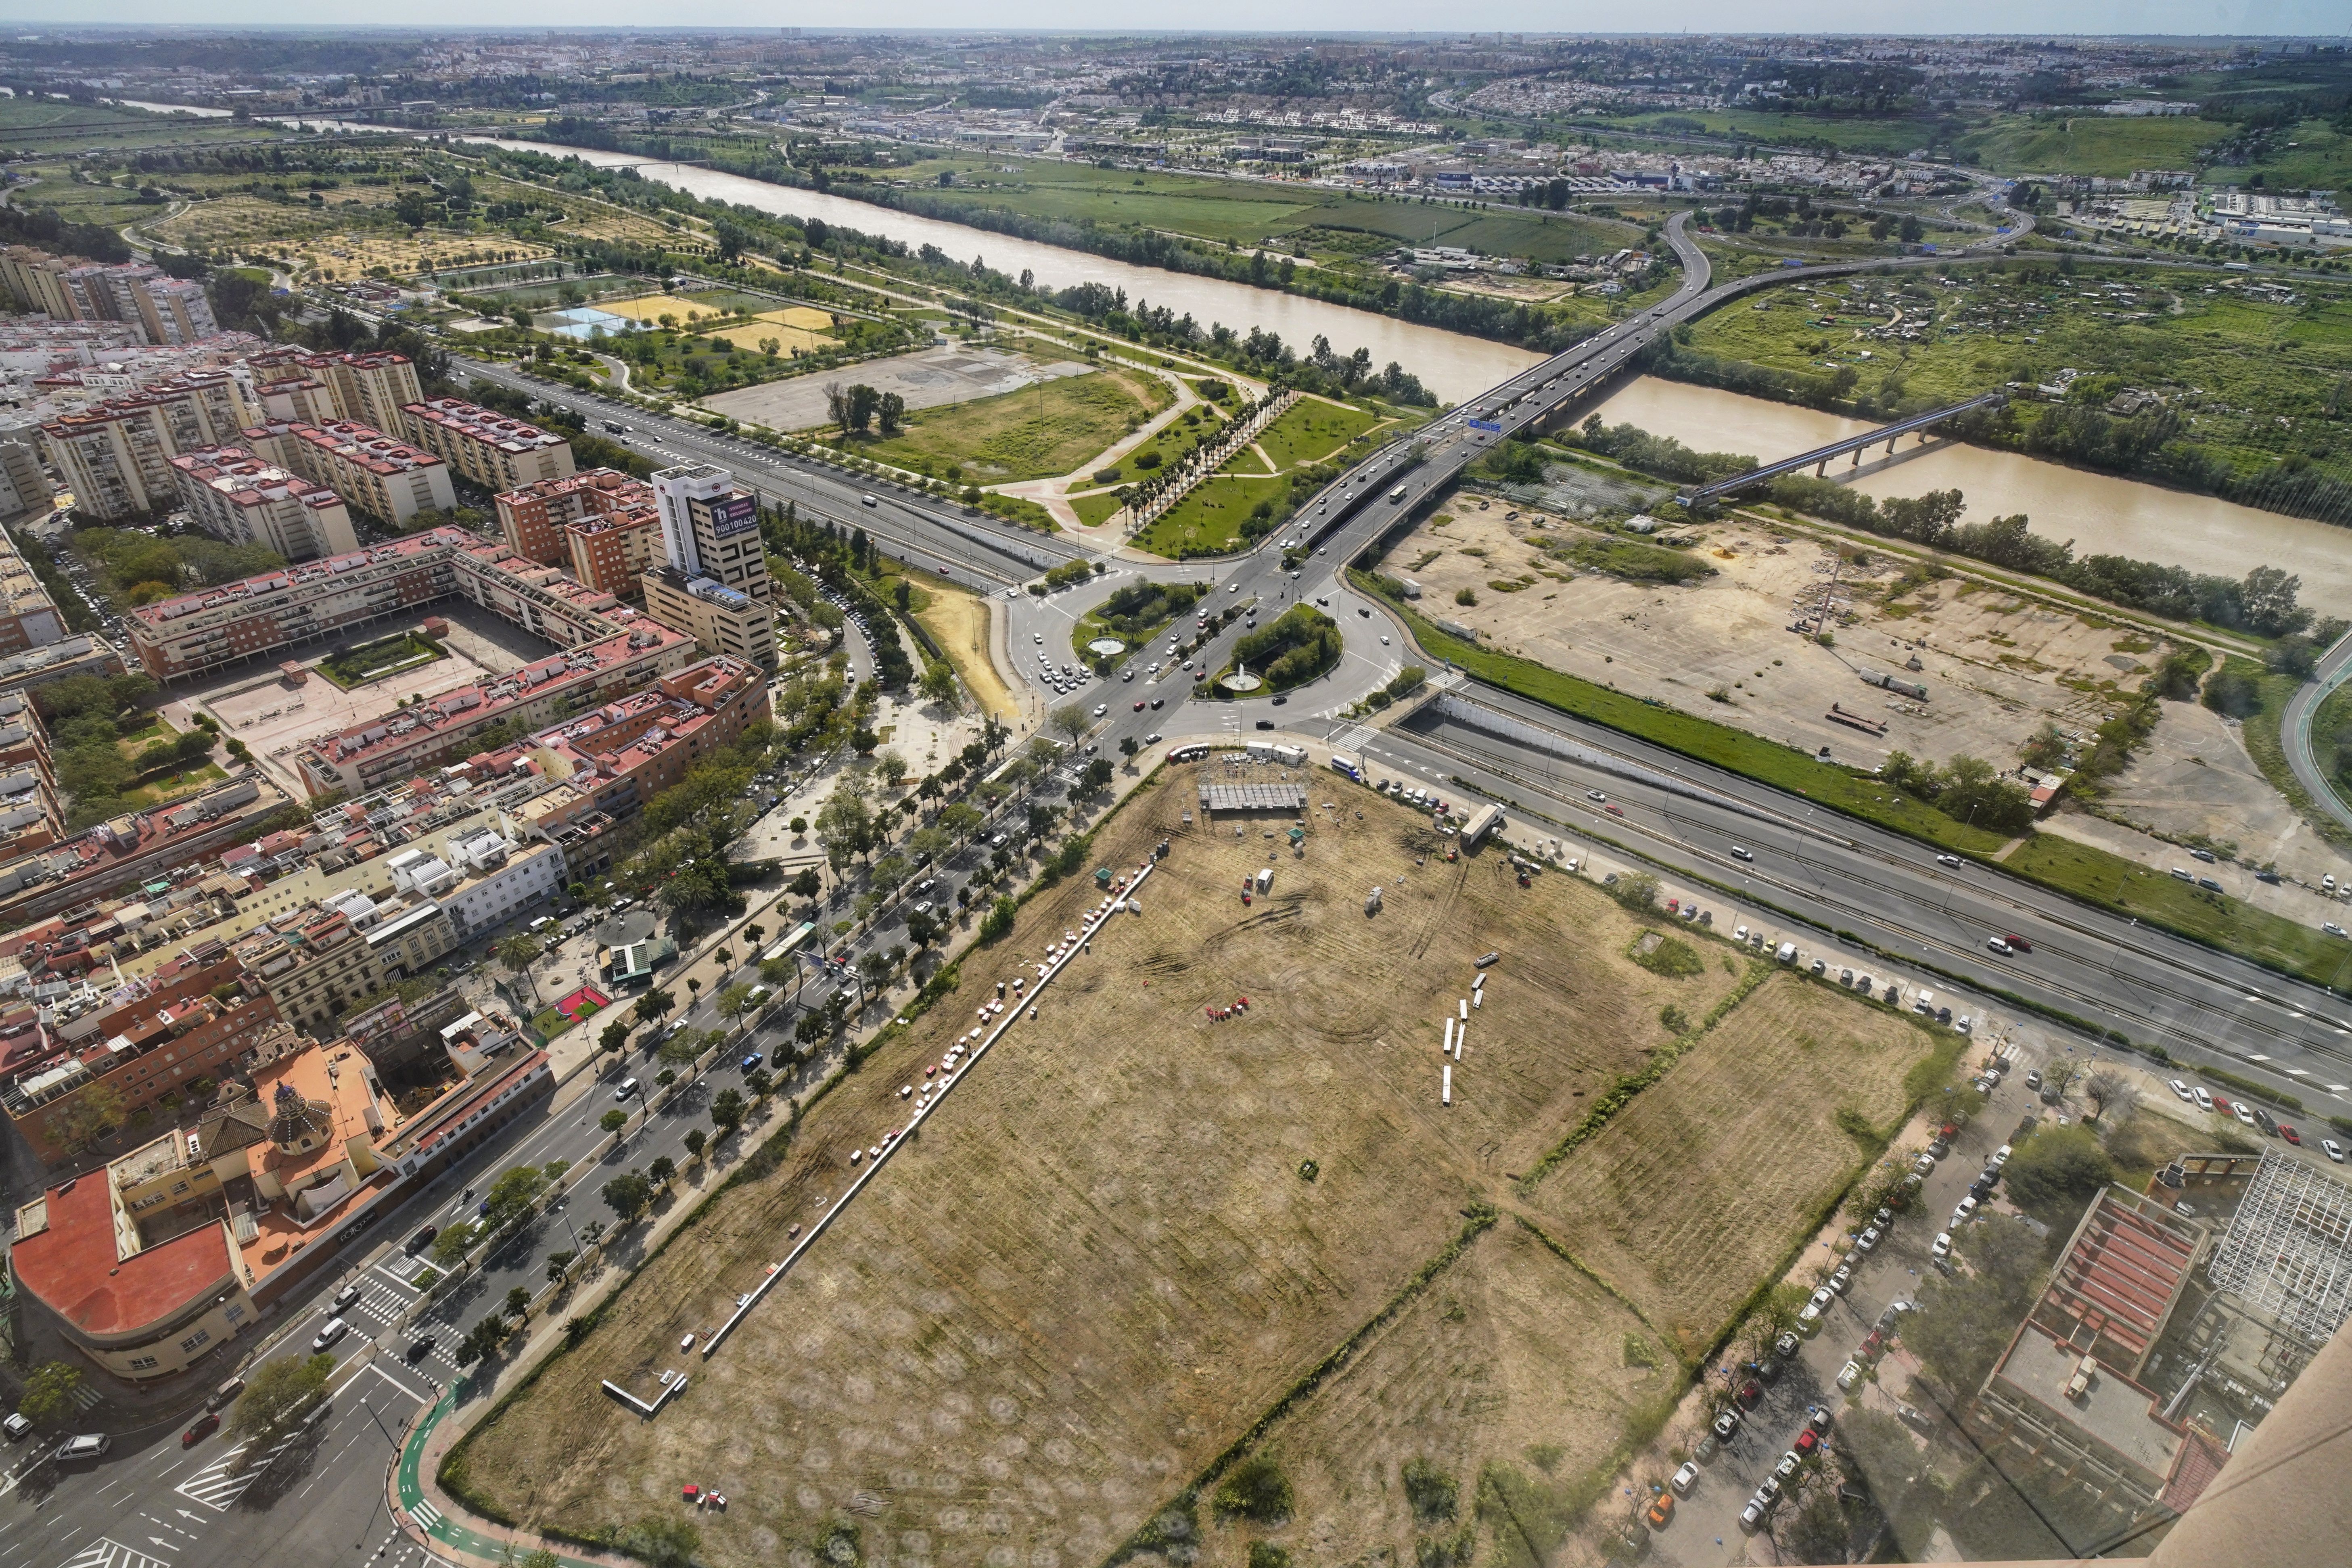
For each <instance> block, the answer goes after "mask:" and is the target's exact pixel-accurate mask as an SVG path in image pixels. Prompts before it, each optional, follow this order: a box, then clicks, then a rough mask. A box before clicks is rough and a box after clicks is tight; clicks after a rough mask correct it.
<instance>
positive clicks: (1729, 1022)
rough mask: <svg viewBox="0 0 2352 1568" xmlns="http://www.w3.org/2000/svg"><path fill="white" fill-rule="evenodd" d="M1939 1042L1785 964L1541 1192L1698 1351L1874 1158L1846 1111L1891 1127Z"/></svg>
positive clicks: (1605, 1264) (1538, 1202)
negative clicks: (1907, 1086)
mask: <svg viewBox="0 0 2352 1568" xmlns="http://www.w3.org/2000/svg"><path fill="white" fill-rule="evenodd" d="M1932 1048H1933V1041H1932V1039H1931V1037H1929V1035H1928V1033H1927V1030H1925V1029H1923V1028H1920V1027H1919V1026H1916V1025H1915V1024H1913V1023H1912V1022H1911V1021H1910V1020H1909V1018H1908V1017H1906V1016H1905V1015H1902V1014H1899V1013H1895V1012H1894V1011H1893V1010H1891V1009H1886V1008H1876V1007H1869V1006H1866V1005H1862V1004H1859V1003H1856V1002H1854V1001H1853V1000H1851V999H1850V998H1847V997H1844V996H1842V995H1840V994H1838V993H1836V992H1834V991H1832V990H1830V989H1828V988H1827V987H1825V986H1822V985H1815V984H1807V983H1806V982H1804V981H1802V980H1801V979H1799V978H1797V977H1796V976H1794V975H1790V974H1776V975H1774V976H1773V977H1772V978H1771V979H1769V980H1768V981H1766V982H1765V983H1764V984H1763V986H1762V987H1760V988H1759V990H1758V991H1757V992H1756V994H1754V995H1752V996H1750V997H1749V998H1748V1000H1747V1001H1746V1002H1745V1003H1743V1004H1742V1005H1740V1006H1739V1008H1738V1010H1737V1011H1735V1012H1734V1013H1733V1014H1732V1015H1731V1016H1730V1017H1728V1018H1727V1019H1726V1020H1724V1022H1723V1023H1722V1024H1721V1025H1720V1026H1717V1028H1716V1029H1715V1030H1714V1031H1713V1032H1712V1033H1710V1034H1709V1035H1707V1036H1706V1038H1704V1039H1703V1040H1701V1041H1700V1042H1699V1044H1698V1045H1697V1046H1696V1047H1694V1048H1693V1049H1692V1050H1691V1052H1690V1054H1689V1055H1688V1056H1687V1057H1686V1058H1685V1059H1683V1060H1682V1061H1680V1062H1678V1063H1676V1064H1675V1069H1674V1070H1673V1071H1672V1072H1670V1073H1668V1074H1667V1075H1666V1076H1665V1078H1664V1079H1662V1080H1661V1081H1660V1082H1659V1083H1658V1084H1657V1085H1656V1086H1655V1087H1654V1088H1652V1089H1649V1090H1648V1091H1647V1092H1646V1093H1644V1094H1643V1095H1642V1096H1641V1097H1640V1098H1638V1099H1636V1100H1634V1101H1633V1104H1632V1105H1630V1106H1628V1107H1627V1108H1626V1110H1624V1111H1623V1112H1622V1114H1620V1115H1619V1116H1618V1117H1617V1119H1616V1120H1615V1121H1612V1122H1611V1123H1610V1125H1609V1126H1608V1128H1607V1129H1606V1130H1605V1131H1602V1132H1601V1135H1600V1136H1599V1137H1597V1138H1595V1139H1593V1140H1592V1141H1591V1142H1589V1143H1588V1144H1586V1145H1585V1146H1584V1147H1583V1148H1581V1149H1580V1150H1578V1151H1577V1152H1576V1154H1575V1156H1574V1157H1573V1158H1572V1159H1570V1161H1568V1162H1567V1163H1564V1164H1563V1165H1562V1166H1561V1167H1560V1168H1559V1169H1557V1170H1555V1171H1554V1172H1553V1173H1551V1175H1550V1176H1549V1177H1548V1178H1547V1179H1546V1180H1545V1182H1544V1183H1543V1184H1542V1185H1541V1186H1539V1187H1538V1188H1537V1189H1536V1192H1535V1194H1534V1196H1533V1197H1532V1199H1531V1200H1530V1206H1531V1207H1533V1208H1536V1209H1538V1210H1540V1211H1542V1212H1544V1213H1545V1214H1546V1215H1549V1216H1551V1217H1550V1219H1549V1221H1548V1223H1547V1229H1549V1230H1550V1231H1551V1234H1552V1235H1553V1236H1555V1237H1557V1238H1558V1239H1559V1242H1560V1243H1561V1244H1562V1245H1563V1246H1565V1247H1568V1249H1569V1250H1570V1252H1572V1253H1574V1254H1575V1255H1576V1256H1577V1257H1578V1258H1581V1259H1582V1260H1583V1261H1584V1263H1585V1264H1586V1266H1587V1267H1589V1268H1591V1269H1592V1270H1593V1271H1594V1272H1595V1273H1597V1274H1598V1275H1600V1277H1601V1279H1605V1280H1607V1281H1609V1282H1610V1283H1611V1284H1612V1286H1614V1287H1615V1288H1616V1289H1619V1290H1621V1291H1622V1292H1623V1293H1624V1295H1625V1296H1626V1297H1627V1298H1628V1299H1629V1300H1632V1301H1633V1303H1634V1304H1635V1305H1636V1306H1637V1307H1639V1308H1640V1309H1641V1311H1642V1315H1643V1317H1644V1318H1645V1319H1647V1320H1648V1321H1650V1322H1651V1323H1653V1324H1654V1325H1656V1327H1657V1330H1658V1331H1659V1332H1660V1333H1662V1334H1665V1335H1668V1336H1671V1338H1672V1339H1673V1341H1674V1342H1675V1345H1676V1348H1678V1349H1679V1350H1680V1351H1681V1352H1682V1353H1683V1354H1685V1355H1686V1356H1695V1355H1697V1354H1698V1353H1700V1352H1704V1351H1705V1350H1706V1347H1707V1346H1708V1344H1709V1343H1711V1342H1713V1340H1714V1338H1715V1336H1716V1334H1717V1333H1718V1332H1719V1331H1721V1330H1722V1328H1723V1327H1724V1325H1725V1323H1726V1322H1727V1321H1729V1319H1730V1317H1731V1315H1732V1313H1733V1312H1734V1311H1735V1310H1738V1306H1739V1304H1740V1303H1741V1302H1742V1301H1744V1300H1746V1299H1747V1297H1748V1292H1749V1291H1750V1290H1752V1289H1754V1288H1755V1284H1756V1282H1757V1281H1758V1280H1759V1279H1762V1278H1763V1277H1764V1276H1765V1275H1766V1274H1767V1273H1768V1272H1769V1271H1770V1270H1771V1269H1772V1268H1773V1267H1774V1266H1775V1265H1777V1264H1778V1263H1779V1262H1780V1260H1781V1258H1783V1257H1784V1256H1785V1255H1786V1254H1787V1252H1788V1250H1789V1248H1790V1247H1792V1246H1793V1245H1794V1244H1795V1243H1796V1241H1797V1240H1798V1238H1799V1237H1801V1236H1803V1235H1805V1234H1807V1233H1808V1232H1809V1231H1811V1228H1812V1227H1813V1226H1814V1225H1815V1224H1816V1223H1817V1222H1818V1218H1819V1215H1820V1214H1821V1212H1822V1209H1823V1207H1824V1205H1827V1203H1828V1202H1829V1201H1830V1199H1831V1198H1832V1197H1833V1196H1835V1195H1836V1194H1839V1193H1841V1192H1843V1190H1844V1187H1845V1185H1846V1183H1847V1182H1848V1181H1849V1180H1850V1179H1851V1178H1852V1176H1853V1173H1854V1172H1855V1170H1856V1169H1858V1168H1859V1167H1860V1166H1861V1164H1862V1163H1863V1161H1862V1155H1861V1150H1860V1148H1859V1146H1858V1145H1857V1144H1856V1143H1855V1142H1854V1141H1853V1139H1852V1138H1850V1137H1848V1136H1847V1135H1846V1134H1845V1133H1844V1132H1843V1131H1839V1129H1838V1126H1837V1122H1836V1120H1835V1118H1836V1116H1837V1113H1838V1111H1839V1110H1841V1109H1842V1108H1844V1107H1847V1106H1852V1107H1853V1108H1854V1109H1856V1110H1860V1111H1861V1112H1862V1113H1863V1114H1864V1116H1866V1117H1868V1118H1869V1119H1870V1120H1871V1121H1872V1122H1873V1123H1874V1124H1875V1125H1876V1126H1878V1127H1879V1128H1881V1129H1882V1130H1883V1129H1885V1127H1886V1126H1887V1124H1888V1123H1889V1122H1891V1121H1893V1120H1894V1119H1895V1116H1896V1114H1897V1113H1899V1112H1900V1111H1901V1110H1903V1109H1904V1098H1903V1079H1904V1075H1905V1074H1906V1073H1907V1072H1909V1071H1910V1070H1911V1068H1913V1067H1914V1066H1915V1065H1916V1064H1917V1063H1918V1062H1919V1061H1921V1060H1922V1059H1924V1058H1926V1057H1927V1053H1928V1052H1929V1051H1930V1050H1931V1049H1932ZM1555 1226H1556V1228H1554V1227H1555Z"/></svg>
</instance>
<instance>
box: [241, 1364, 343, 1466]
mask: <svg viewBox="0 0 2352 1568" xmlns="http://www.w3.org/2000/svg"><path fill="white" fill-rule="evenodd" d="M334 1371H335V1358H334V1357H333V1356H331V1355H310V1356H304V1355H289V1356H279V1357H278V1358H277V1359H276V1360H275V1361H266V1362H263V1363H261V1365H260V1366H258V1367H257V1368H256V1369H255V1370H254V1371H253V1373H251V1374H250V1375H248V1376H247V1378H246V1380H245V1392H244V1393H243V1394H238V1395H237V1399H236V1409H235V1410H232V1411H231V1412H229V1418H228V1435H229V1436H230V1438H231V1439H232V1440H234V1441H237V1442H242V1443H244V1444H245V1445H247V1447H263V1446H266V1445H268V1444H270V1443H274V1442H276V1441H277V1440H278V1437H280V1436H283V1435H284V1434H285V1433H286V1432H287V1431H288V1430H289V1428H290V1427H292V1426H294V1424H295V1423H296V1422H298V1421H300V1420H301V1419H302V1418H303V1417H304V1416H306V1415H310V1412H311V1410H312V1409H313V1408H315V1407H316V1406H317V1405H318V1403H319V1401H320V1399H321V1398H323V1397H325V1395H326V1392H327V1380H328V1379H329V1378H331V1377H332V1376H333V1375H334Z"/></svg>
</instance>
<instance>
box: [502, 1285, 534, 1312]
mask: <svg viewBox="0 0 2352 1568" xmlns="http://www.w3.org/2000/svg"><path fill="white" fill-rule="evenodd" d="M507 1316H508V1317H509V1318H523V1317H528V1316H530V1291H529V1290H527V1289H524V1288H523V1287H521V1286H520V1285H518V1286H516V1287H515V1288H514V1289H511V1290H509V1291H508V1292H507Z"/></svg>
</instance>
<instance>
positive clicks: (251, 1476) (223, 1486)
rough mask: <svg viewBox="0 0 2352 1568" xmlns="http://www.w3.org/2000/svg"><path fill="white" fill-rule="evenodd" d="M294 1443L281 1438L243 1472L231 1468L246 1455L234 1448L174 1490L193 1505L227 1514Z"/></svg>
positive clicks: (292, 1440)
mask: <svg viewBox="0 0 2352 1568" xmlns="http://www.w3.org/2000/svg"><path fill="white" fill-rule="evenodd" d="M294 1440H295V1439H294V1438H292V1437H287V1438H284V1439H281V1440H280V1441H279V1442H278V1446H277V1447H274V1448H272V1449H270V1450H269V1452H268V1453H267V1454H265V1455H263V1456H262V1457H261V1458H260V1459H259V1460H258V1461H257V1462H256V1463H254V1464H252V1465H249V1466H247V1468H244V1469H242V1470H232V1469H230V1468H229V1467H230V1466H231V1465H233V1464H235V1463H236V1457H237V1456H238V1455H239V1454H242V1453H244V1452H245V1450H244V1449H243V1448H232V1449H230V1450H229V1451H228V1452H227V1453H226V1454H224V1455H222V1456H221V1457H220V1458H217V1459H215V1460H214V1461H213V1462H212V1463H211V1464H209V1465H206V1466H205V1468H203V1469H201V1470H198V1471H197V1472H196V1473H195V1474H194V1475H192V1476H190V1477H189V1478H188V1479H186V1480H184V1481H182V1482H181V1483H180V1484H179V1485H178V1486H176V1487H173V1491H175V1492H177V1493H179V1494H180V1495H181V1496H182V1497H184V1498H186V1499H187V1500H189V1501H190V1502H200V1503H202V1504H204V1505H205V1507H206V1508H208V1509H211V1510H214V1511H215V1512H216V1513H226V1512H227V1511H228V1510H229V1509H230V1508H231V1507H233V1506H234V1505H235V1504H236V1500H237V1499H239V1498H241V1497H243V1496H244V1495H245V1494H246V1492H247V1489H249V1488H251V1487H252V1485H253V1483H254V1482H256V1481H257V1480H259V1479H261V1473H262V1472H263V1471H264V1470H266V1469H268V1468H269V1464H270V1461H271V1460H273V1459H275V1458H278V1455H280V1454H282V1453H284V1452H285V1451H286V1449H287V1447H288V1446H289V1445H290V1444H292V1443H293V1442H294Z"/></svg>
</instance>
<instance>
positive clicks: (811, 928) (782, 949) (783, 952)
mask: <svg viewBox="0 0 2352 1568" xmlns="http://www.w3.org/2000/svg"><path fill="white" fill-rule="evenodd" d="M815 934H816V922H815V921H802V922H801V923H800V924H799V925H797V926H794V927H793V929H792V931H790V932H788V933H787V934H786V935H785V937H784V940H783V941H782V942H778V943H776V945H775V946H773V947H772V948H770V949H769V950H768V951H767V952H763V953H761V955H760V962H761V963H769V962H771V961H772V960H775V959H779V958H785V957H789V956H791V954H792V952H793V949H794V948H797V947H798V946H800V945H801V943H803V942H806V941H808V939H809V938H811V937H813V936H814V935H815Z"/></svg>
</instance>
